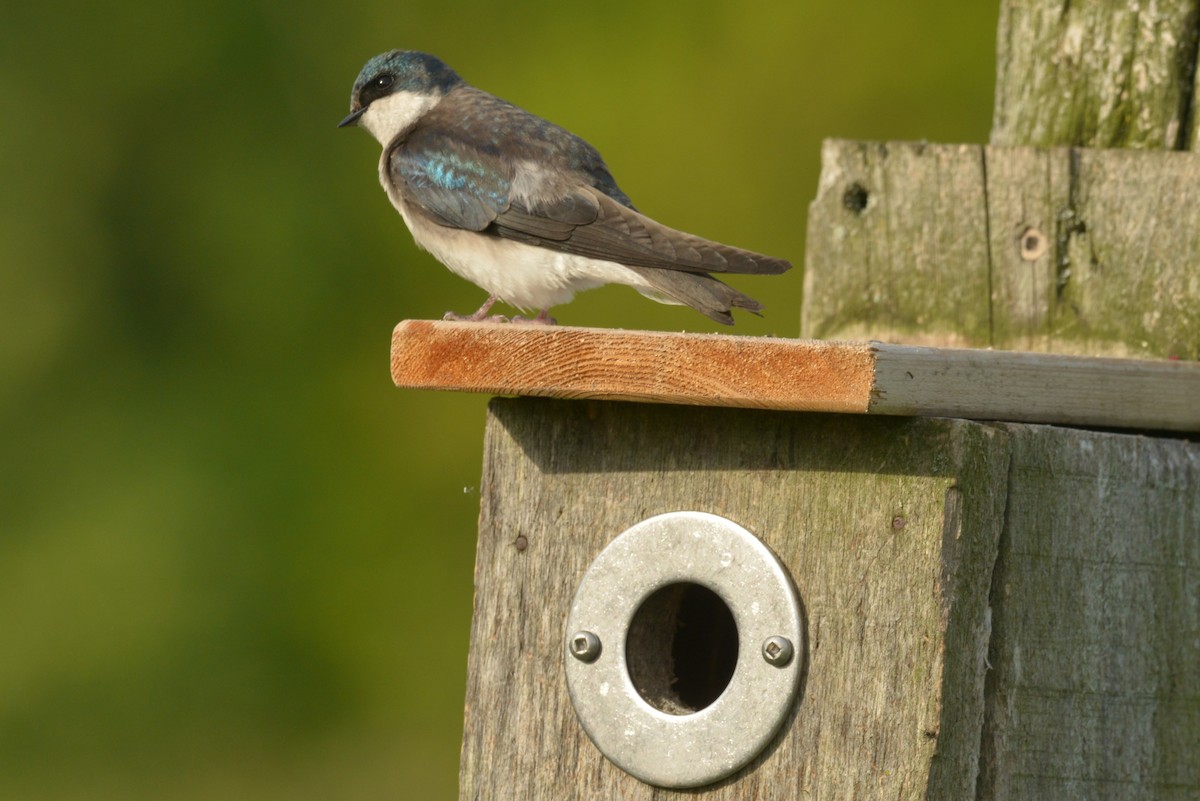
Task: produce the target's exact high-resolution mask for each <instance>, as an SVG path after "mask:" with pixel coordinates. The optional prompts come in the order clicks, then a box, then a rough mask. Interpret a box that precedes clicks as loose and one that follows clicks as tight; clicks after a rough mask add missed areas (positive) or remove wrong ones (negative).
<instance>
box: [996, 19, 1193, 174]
mask: <svg viewBox="0 0 1200 801" xmlns="http://www.w3.org/2000/svg"><path fill="white" fill-rule="evenodd" d="M1198 24H1200V20H1198V19H1197V16H1196V8H1195V3H1194V2H1192V1H1191V0H1155V2H1146V3H1119V2H1091V3H1069V2H1068V3H1064V2H1062V0H1005V2H1002V3H1001V4H1000V25H999V32H998V35H997V70H996V72H997V80H996V101H995V113H994V118H993V122H992V143H993V144H998V145H1039V146H1060V145H1075V146H1084V147H1102V148H1116V147H1120V148H1141V149H1146V148H1149V149H1168V150H1169V149H1181V148H1185V147H1187V145H1188V142H1189V139H1190V136H1191V133H1190V131H1188V130H1186V125H1187V122H1188V119H1189V116H1190V105H1191V100H1192V97H1193V95H1192V82H1193V80H1194V73H1195V67H1196V32H1197V25H1198Z"/></svg>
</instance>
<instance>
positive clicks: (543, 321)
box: [512, 309, 558, 325]
mask: <svg viewBox="0 0 1200 801" xmlns="http://www.w3.org/2000/svg"><path fill="white" fill-rule="evenodd" d="M512 321H513V322H514V323H524V324H525V325H558V320H555V319H554V318H553V317H551V316H550V310H549V309H542V310H541V311H540V312H538V316H537V317H514V318H512Z"/></svg>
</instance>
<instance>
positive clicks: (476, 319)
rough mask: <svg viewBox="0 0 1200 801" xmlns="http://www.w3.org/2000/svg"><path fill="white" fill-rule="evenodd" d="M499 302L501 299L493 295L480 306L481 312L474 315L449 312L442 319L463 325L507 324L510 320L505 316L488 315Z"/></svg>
mask: <svg viewBox="0 0 1200 801" xmlns="http://www.w3.org/2000/svg"><path fill="white" fill-rule="evenodd" d="M497 300H499V298H498V297H496V296H495V295H492V296H491V297H489V298H488V299H487V300H485V301H484V302H483V305H482V306H480V307H479V310H478V311H476V312H475V313H474V314H456V313H455V312H451V311H448V312H446V313H445V314H443V315H442V319H443V320H452V321H455V322H461V323H507V322H508V318H507V317H505V316H504V315H503V314H492V315H489V314H488V312H489V311H491V310H492V306H494V305H495V304H496V301H497Z"/></svg>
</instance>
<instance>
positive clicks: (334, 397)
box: [0, 0, 996, 799]
mask: <svg viewBox="0 0 1200 801" xmlns="http://www.w3.org/2000/svg"><path fill="white" fill-rule="evenodd" d="M968 5H969V6H970V9H969V10H968ZM987 5H988V4H963V3H957V2H953V0H928V2H922V3H919V4H883V3H854V2H851V3H839V4H820V5H818V4H815V3H812V2H802V3H785V2H771V3H766V2H762V3H742V4H727V3H714V2H700V3H692V4H687V5H675V4H663V5H660V6H654V7H649V8H647V7H646V6H645V4H639V3H632V2H609V3H604V4H594V5H591V6H580V7H575V6H564V5H562V4H558V3H524V4H522V3H517V4H515V5H514V4H512V3H509V4H503V5H500V4H493V3H483V2H473V1H471V0H464V1H463V2H458V3H454V4H446V3H444V2H442V3H431V2H414V3H405V4H400V3H394V2H388V3H370V4H366V5H357V6H346V5H345V4H332V3H312V2H304V0H299V1H298V2H292V3H287V4H282V3H278V4H268V3H261V2H260V3H254V2H252V3H248V4H247V3H230V2H217V3H198V2H183V3H173V4H161V3H140V2H135V0H124V2H118V3H116V4H102V5H90V6H89V5H83V4H70V3H56V2H53V0H50V1H49V2H45V3H34V4H25V5H17V6H13V7H10V8H8V9H6V12H5V24H4V26H3V30H2V31H0V103H3V106H4V108H6V109H8V115H7V120H8V124H7V125H4V126H0V175H2V176H3V178H4V191H3V193H0V286H2V287H3V291H0V327H2V331H0V333H2V336H0V343H2V344H0V442H2V443H3V452H4V459H3V460H2V461H0V632H3V636H4V647H3V648H2V649H0V797H3V798H35V797H36V798H40V799H74V798H88V799H102V798H120V799H136V798H143V797H144V798H156V799H158V798H174V799H191V798H197V799H199V798H212V797H222V796H225V797H249V798H260V799H270V798H288V799H300V798H330V797H336V798H360V797H361V798H378V797H389V798H413V799H425V798H430V799H436V798H450V797H453V796H454V786H455V782H456V765H457V759H458V739H459V737H460V732H461V709H462V691H463V690H462V688H463V686H464V682H465V677H464V669H465V662H466V643H467V637H468V627H469V619H470V610H471V597H472V583H471V576H472V560H473V553H474V528H475V521H476V515H477V509H478V502H479V496H478V490H477V487H476V485H477V483H478V475H479V469H480V443H481V434H482V423H483V414H484V399H483V398H478V397H466V396H454V395H435V394H422V393H414V392H399V391H397V390H395V389H394V388H393V387H392V386H391V384H390V381H389V380H388V374H387V364H388V359H387V348H388V341H389V333H390V331H391V328H392V326H393V325H394V324H395V323H396V322H398V321H399V320H401V319H404V318H410V317H426V318H428V317H440V315H441V313H442V312H443V311H445V310H446V309H455V310H458V311H469V310H472V309H474V308H475V306H476V305H477V304H478V303H479V302H480V301H481V300H482V298H483V293H482V292H481V291H480V290H478V289H476V288H474V287H472V286H470V285H468V284H466V283H464V282H462V281H460V280H459V279H457V278H455V277H453V276H452V275H450V274H449V273H448V272H447V271H445V270H444V269H442V268H441V267H440V266H438V265H436V264H435V263H434V262H433V261H432V260H431V259H430V258H429V257H428V256H426V255H425V254H422V253H419V252H417V251H416V250H415V249H414V248H413V246H412V243H411V240H410V238H409V236H408V234H407V232H406V231H405V230H404V229H403V226H402V224H401V222H400V220H399V219H398V217H397V215H396V214H395V212H394V211H393V210H392V209H391V207H390V205H389V204H388V203H387V201H386V199H385V197H384V195H383V193H382V191H381V190H380V189H379V186H378V185H377V183H376V178H375V164H376V160H377V158H378V148H377V146H376V145H375V143H374V142H373V141H371V140H370V139H369V137H367V136H365V135H363V134H362V133H361V132H357V131H351V132H347V131H338V130H336V129H335V128H334V126H335V124H336V123H337V121H338V120H339V119H340V118H341V117H342V116H343V115H344V113H345V111H346V108H347V104H348V94H349V88H350V84H351V82H352V81H353V79H354V76H355V75H356V74H357V72H358V70H359V68H360V66H361V64H362V62H364V61H365V60H366V59H367V58H368V57H369V56H371V55H373V54H375V53H376V52H379V51H381V50H384V49H387V48H389V47H395V46H404V47H413V48H418V49H425V50H429V51H431V52H434V53H437V54H439V55H441V56H442V57H443V58H444V59H446V60H447V61H448V62H449V63H450V64H452V65H453V66H454V67H455V68H456V69H458V70H459V71H460V72H461V73H462V74H463V75H464V76H465V77H466V78H467V79H468V80H470V81H471V82H473V83H476V84H478V85H480V86H483V87H484V88H487V89H489V90H491V91H493V92H495V93H496V94H499V95H501V96H503V97H505V98H507V99H509V100H512V101H514V102H516V103H518V104H520V105H523V106H525V107H526V108H529V109H530V110H532V111H535V112H537V113H540V114H542V115H543V116H546V117H548V118H550V119H552V120H554V121H555V122H558V123H560V124H562V125H565V126H566V127H568V128H570V129H572V130H574V131H576V132H577V133H579V134H581V135H582V136H584V137H585V138H587V139H588V140H589V141H591V142H592V143H593V144H595V145H596V146H597V147H598V148H599V149H600V150H601V152H603V153H604V154H605V156H606V158H607V160H608V162H609V164H610V166H611V167H612V169H613V171H614V173H615V174H616V176H617V178H618V180H619V181H620V182H621V184H622V187H623V188H624V189H625V190H626V191H627V192H629V193H630V195H631V196H632V197H633V198H634V200H635V202H637V203H638V205H639V206H640V207H641V208H642V209H643V210H645V211H646V212H648V213H650V214H651V215H653V216H655V217H658V218H659V219H661V220H663V221H664V222H667V223H669V224H673V225H676V226H678V227H681V228H685V229H688V230H692V231H694V232H696V233H699V234H702V235H705V236H710V237H713V238H716V239H720V240H722V241H727V242H729V243H730V244H736V245H742V246H745V247H749V248H753V249H756V250H761V251H763V252H766V253H770V254H773V255H780V256H785V257H788V258H791V259H792V261H793V262H794V263H795V264H796V265H797V267H796V269H795V270H794V271H793V272H792V273H791V274H789V275H787V276H784V277H782V278H759V279H753V278H751V279H745V280H742V281H738V282H737V284H738V286H739V287H740V288H742V289H744V290H745V291H747V292H749V293H750V294H751V295H754V296H755V297H758V298H760V299H761V300H762V301H763V302H764V303H765V304H766V305H767V317H766V318H764V319H763V320H758V319H755V318H753V317H750V316H746V317H743V318H741V319H740V320H739V324H738V329H737V331H738V332H740V333H748V334H764V333H777V334H780V335H784V336H794V335H795V334H796V332H797V330H798V313H799V312H798V310H799V306H800V287H801V283H802V275H801V270H802V267H801V264H802V262H803V228H804V220H805V216H806V214H807V204H808V202H809V200H810V199H811V198H812V197H813V195H814V191H815V184H816V173H817V169H818V166H819V165H818V153H819V142H820V140H821V138H823V137H826V136H844V137H857V138H878V139H883V138H886V139H903V138H913V139H919V138H928V139H931V140H935V141H980V140H982V139H983V138H985V136H986V131H987V128H988V124H989V114H990V109H991V84H992V62H993V44H992V40H993V31H994V27H995V14H996V12H995V9H992V8H987V7H986V6H987ZM557 314H558V317H559V319H560V321H561V322H562V323H564V324H571V325H600V326H621V327H630V328H632V327H640V328H657V329H675V330H679V329H687V330H693V331H711V330H715V329H716V328H717V326H716V325H715V324H713V323H710V322H709V321H708V320H707V319H705V318H703V317H701V316H700V315H698V314H696V313H695V312H691V311H689V310H685V309H677V308H665V307H659V306H657V305H656V304H653V303H650V302H649V301H646V300H644V299H642V298H640V297H639V296H637V295H635V294H634V293H632V292H631V291H629V290H627V289H623V288H609V289H603V290H597V291H595V292H592V293H588V294H587V295H584V296H582V297H581V298H580V299H579V300H577V301H576V302H575V303H573V304H571V305H570V306H566V307H562V308H560V309H558V310H557Z"/></svg>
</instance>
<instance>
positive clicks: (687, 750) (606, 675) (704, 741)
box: [563, 512, 805, 787]
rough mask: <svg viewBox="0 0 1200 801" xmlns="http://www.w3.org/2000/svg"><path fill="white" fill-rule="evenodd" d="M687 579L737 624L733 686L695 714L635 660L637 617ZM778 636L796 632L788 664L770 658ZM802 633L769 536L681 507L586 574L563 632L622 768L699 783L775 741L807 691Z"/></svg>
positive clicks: (582, 706) (578, 702)
mask: <svg viewBox="0 0 1200 801" xmlns="http://www.w3.org/2000/svg"><path fill="white" fill-rule="evenodd" d="M678 582H690V583H694V584H700V585H702V586H704V587H707V588H708V589H710V590H712V591H713V592H715V593H716V594H717V595H718V596H720V598H721V599H722V600H723V601H724V602H725V603H726V605H728V607H729V610H730V611H731V612H732V613H733V618H734V621H735V623H736V624H737V632H738V655H737V663H736V666H735V667H734V672H733V677H732V678H731V679H730V681H729V685H728V686H727V687H726V688H725V691H724V692H723V693H722V694H721V695H720V697H719V698H717V700H716V701H714V702H713V703H712V704H710V705H709V706H707V707H705V708H704V709H701V710H700V711H698V712H695V713H693V714H690V715H671V714H667V713H665V712H660V711H659V710H657V709H655V708H654V707H652V706H650V704H648V703H647V702H646V701H645V700H644V699H643V698H642V697H641V695H639V694H638V691H637V689H635V687H634V686H633V682H632V680H631V679H630V677H629V670H628V668H627V666H626V651H625V645H626V642H625V640H626V634H627V633H628V631H629V627H630V622H631V621H632V619H633V616H634V613H635V612H636V611H637V610H638V607H639V606H640V605H641V604H642V602H643V601H645V600H646V598H647V597H649V596H650V595H651V594H652V593H653V592H654V591H655V590H657V589H659V588H661V587H664V586H666V585H668V584H674V583H678ZM576 632H590V633H592V634H594V635H595V637H596V639H597V640H598V641H599V642H598V648H599V654H598V655H596V654H595V653H594V652H592V651H588V652H587V653H586V654H582V655H579V654H572V651H571V648H572V640H573V639H581V640H582V639H583V638H574V637H573V635H574V634H575V633H576ZM771 637H785V638H787V639H788V640H790V642H791V643H792V644H793V645H794V652H795V656H794V658H792V659H791V660H790V661H788V662H786V664H783V665H782V666H776V665H774V664H771V663H770V662H768V660H767V659H766V658H764V644H765V643H766V641H767V639H768V638H771ZM803 637H804V633H803V629H802V626H801V620H800V608H799V603H798V602H797V599H796V593H795V590H794V589H793V587H792V583H791V581H790V579H789V578H788V575H787V573H786V572H785V571H784V569H783V566H782V565H781V564H780V563H779V561H778V560H777V559H776V558H775V555H774V554H772V553H771V551H770V550H769V549H768V548H767V547H766V546H765V545H764V544H763V543H762V542H760V541H759V540H758V539H757V538H756V537H755V536H754V535H753V534H751V533H750V532H749V531H747V530H746V529H744V528H742V527H741V526H739V525H737V524H736V523H733V522H731V521H729V520H726V519H725V518H722V517H717V516H716V515H711V514H706V513H704V512H672V513H670V514H665V515H659V516H657V517H652V518H649V519H648V520H644V521H642V522H641V523H638V524H637V525H635V526H633V527H632V528H630V529H628V530H627V531H625V532H624V533H622V534H621V535H620V536H618V537H617V538H616V539H614V540H613V541H612V542H611V543H609V544H608V546H607V547H606V548H605V549H604V550H603V551H601V552H600V555H599V556H597V557H596V560H595V561H594V562H592V564H591V566H590V567H589V568H588V570H587V572H586V573H585V574H584V576H583V581H582V582H580V585H579V589H578V590H577V591H576V593H575V599H574V601H573V602H572V604H571V611H570V613H569V615H568V617H567V626H566V632H565V634H564V639H565V640H566V643H565V646H564V649H563V658H564V665H565V670H566V676H567V688H568V690H569V692H570V694H571V703H572V705H574V707H575V714H576V715H577V716H578V718H579V722H580V724H581V725H582V726H583V728H584V730H585V731H586V732H587V733H588V736H589V737H591V739H592V741H593V742H594V743H595V744H596V746H597V747H598V748H599V749H600V751H601V752H602V753H603V754H604V755H605V756H606V757H608V759H610V760H611V761H612V762H613V763H615V764H616V765H617V766H618V767H620V768H622V769H623V770H625V771H626V772H628V773H630V774H632V775H633V776H635V777H637V778H638V779H641V780H642V781H644V782H647V783H649V784H654V785H658V786H660V787H699V786H701V785H705V784H711V783H712V782H715V781H717V780H719V779H722V778H724V777H726V776H728V775H730V774H732V773H734V772H735V771H737V770H738V769H739V768H741V767H742V766H744V765H745V764H746V763H747V762H749V761H750V760H752V759H753V758H754V757H755V756H757V755H758V754H759V752H761V751H762V750H763V749H764V748H765V747H766V746H767V744H768V743H769V742H770V741H771V738H772V737H773V736H774V734H775V732H776V730H777V729H778V728H779V726H780V724H781V723H783V721H784V719H785V718H786V717H787V714H788V710H789V709H790V708H791V705H792V702H793V700H794V698H795V695H796V690H797V688H798V685H799V679H800V672H801V668H802V666H803V661H804V654H805V649H804V640H803ZM774 643H778V640H776V641H773V644H774ZM589 644H592V643H590V642H587V643H585V642H583V641H580V642H579V643H578V645H577V647H578V648H579V649H580V650H581V651H583V650H587V649H586V648H585V646H586V645H589ZM593 650H594V649H593ZM770 650H771V651H772V652H773V653H774V651H775V649H773V648H772V649H770ZM585 659H587V660H589V661H585ZM776 661H781V660H779V659H776Z"/></svg>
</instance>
